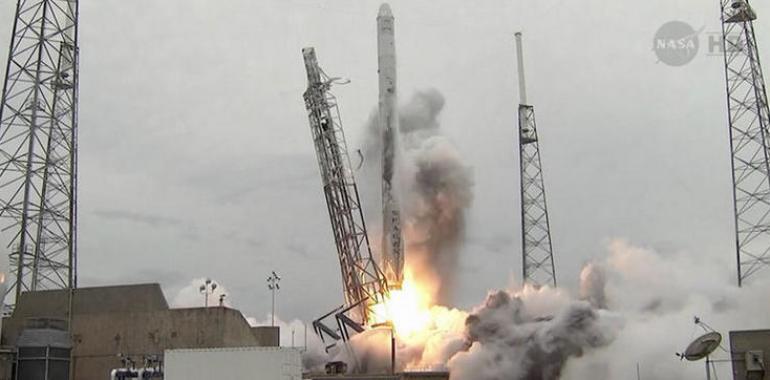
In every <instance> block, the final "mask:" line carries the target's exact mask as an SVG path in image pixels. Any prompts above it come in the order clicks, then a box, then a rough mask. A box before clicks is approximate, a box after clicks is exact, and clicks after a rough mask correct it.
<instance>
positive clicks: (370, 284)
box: [302, 48, 388, 325]
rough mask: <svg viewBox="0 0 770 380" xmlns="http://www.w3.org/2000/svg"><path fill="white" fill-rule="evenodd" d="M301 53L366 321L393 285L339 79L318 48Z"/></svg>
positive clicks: (340, 248)
mask: <svg viewBox="0 0 770 380" xmlns="http://www.w3.org/2000/svg"><path fill="white" fill-rule="evenodd" d="M302 55H303V56H304V60H305V69H306V70H307V80H308V88H307V91H306V92H305V95H304V98H305V108H306V109H307V111H308V119H309V121H310V131H311V132H312V135H313V142H314V144H315V149H316V154H317V155H318V166H319V168H320V170H321V180H322V183H323V189H324V196H325V197H326V205H327V207H328V211H329V217H330V219H331V224H332V230H333V232H334V240H335V243H336V245H337V253H338V255H339V261H340V269H341V271H342V279H343V284H342V285H343V290H344V292H345V304H346V305H347V308H349V309H353V310H356V313H355V315H354V318H355V322H357V323H358V324H360V325H366V324H367V323H368V321H369V316H370V313H371V306H372V305H374V304H376V303H380V302H381V301H383V300H384V297H385V295H386V294H387V291H388V286H387V282H386V280H385V276H384V275H383V273H382V271H381V270H380V268H379V267H378V266H377V264H376V263H375V261H374V259H373V258H372V252H371V249H370V247H369V237H368V236H367V234H366V224H365V223H364V215H363V211H362V210H361V201H360V200H359V195H358V186H357V185H356V182H355V178H354V177H353V171H352V170H351V165H350V159H349V158H348V153H347V144H346V143H345V134H344V133H343V131H342V123H341V119H340V114H339V109H338V107H337V99H336V98H335V97H334V95H332V94H331V93H330V92H329V89H330V87H331V85H332V83H333V82H334V79H333V78H329V77H328V76H326V74H324V72H323V71H322V70H321V68H320V67H319V66H318V61H317V59H316V55H315V49H313V48H305V49H302ZM338 319H339V315H338Z"/></svg>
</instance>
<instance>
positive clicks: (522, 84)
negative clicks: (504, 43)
mask: <svg viewBox="0 0 770 380" xmlns="http://www.w3.org/2000/svg"><path fill="white" fill-rule="evenodd" d="M515 36H516V58H517V59H518V60H517V62H518V64H519V103H520V104H527V82H526V80H525V79H524V51H523V50H524V48H523V47H522V44H521V32H516V34H515Z"/></svg>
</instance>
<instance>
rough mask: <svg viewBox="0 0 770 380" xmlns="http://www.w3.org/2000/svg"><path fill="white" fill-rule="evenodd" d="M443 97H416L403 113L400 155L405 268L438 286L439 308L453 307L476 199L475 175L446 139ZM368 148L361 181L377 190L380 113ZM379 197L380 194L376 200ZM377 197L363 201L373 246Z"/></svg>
mask: <svg viewBox="0 0 770 380" xmlns="http://www.w3.org/2000/svg"><path fill="white" fill-rule="evenodd" d="M443 108H444V97H443V96H442V95H441V93H439V92H438V91H437V90H435V89H429V90H425V91H420V92H417V93H416V94H414V95H413V96H412V98H411V99H410V100H409V102H408V103H406V104H404V105H402V106H401V107H400V108H399V131H400V139H399V142H400V147H399V148H400V149H399V151H398V153H397V158H396V162H397V172H396V176H397V183H398V184H399V185H400V186H399V187H400V194H401V197H400V198H401V208H402V213H403V215H404V216H405V218H404V222H405V225H404V226H402V229H403V230H404V232H405V235H406V236H405V241H406V243H405V245H406V246H405V248H406V260H407V265H409V266H410V267H412V268H414V269H415V270H416V272H415V277H417V280H418V281H419V282H421V283H429V284H434V285H435V286H436V289H434V292H435V294H434V296H435V299H436V300H437V302H438V303H439V304H450V303H451V296H452V288H453V287H454V285H455V283H454V282H455V281H454V280H455V274H456V272H457V265H458V255H459V249H460V245H461V243H462V241H463V238H464V234H465V213H466V211H467V209H468V208H469V207H470V205H471V202H472V200H473V194H472V187H473V180H472V173H471V170H470V169H469V168H468V167H467V166H466V165H465V164H464V163H463V160H462V157H461V156H460V154H459V152H458V150H457V148H456V147H455V146H454V144H453V143H452V142H451V141H450V140H449V139H448V138H447V137H446V136H444V135H443V134H442V132H441V129H440V124H439V120H438V118H439V115H440V113H441V110H442V109H443ZM367 131H368V136H367V140H366V143H365V146H364V152H363V153H364V154H363V155H364V157H365V160H364V162H365V166H364V173H363V175H362V176H361V178H364V180H365V182H366V183H368V184H370V186H369V188H371V189H379V186H374V185H371V184H379V181H381V179H380V176H379V173H380V166H381V157H380V155H381V149H382V148H381V137H380V133H381V132H380V130H379V126H378V124H377V117H376V111H375V113H374V115H373V116H372V117H371V118H370V120H369V123H368V128H367ZM378 196H379V195H378ZM378 196H372V195H371V194H370V195H367V196H366V197H365V198H364V199H365V203H366V208H367V210H369V211H368V218H367V219H369V220H370V223H369V225H370V226H371V227H370V231H372V228H374V231H377V232H376V233H373V234H371V235H372V242H375V243H374V246H375V247H377V246H378V245H377V244H376V242H378V241H379V235H378V233H379V230H380V229H381V227H380V226H381V224H380V223H377V222H371V220H373V219H374V220H375V221H376V220H377V219H376V218H375V217H374V214H375V212H374V211H373V210H380V209H381V203H380V202H379V198H378Z"/></svg>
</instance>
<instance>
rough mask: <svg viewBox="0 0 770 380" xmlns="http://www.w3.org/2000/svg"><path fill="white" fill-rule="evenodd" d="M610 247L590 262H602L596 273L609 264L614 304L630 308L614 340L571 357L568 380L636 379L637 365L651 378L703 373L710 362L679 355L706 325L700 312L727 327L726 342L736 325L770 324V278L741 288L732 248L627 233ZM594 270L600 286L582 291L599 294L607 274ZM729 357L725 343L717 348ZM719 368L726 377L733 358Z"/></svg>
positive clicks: (621, 311)
mask: <svg viewBox="0 0 770 380" xmlns="http://www.w3.org/2000/svg"><path fill="white" fill-rule="evenodd" d="M608 248H609V253H608V255H607V257H606V258H604V259H603V260H600V261H598V262H596V263H594V264H592V265H590V266H589V267H591V266H594V265H595V266H594V267H593V268H592V269H590V270H589V272H588V273H590V272H594V270H595V269H596V266H598V267H601V268H602V271H603V274H602V275H601V278H602V280H601V281H603V282H604V283H605V285H604V287H603V288H604V292H603V294H604V295H605V296H606V298H605V302H606V307H607V309H609V310H612V312H613V313H616V314H617V315H622V318H623V329H622V330H621V331H620V333H619V334H618V336H617V339H616V340H615V342H613V343H612V344H611V345H609V346H607V347H606V348H601V349H597V350H594V351H592V352H590V353H588V354H586V355H584V356H583V357H582V358H580V359H579V360H573V361H570V362H568V363H567V366H566V368H565V370H564V373H563V377H562V378H564V379H574V380H577V379H586V378H591V379H596V380H605V379H606V380H610V379H620V378H635V377H636V368H637V365H639V369H640V375H641V378H643V379H647V380H668V379H672V380H673V379H694V378H703V377H705V373H704V368H703V366H704V363H703V362H687V361H680V359H679V358H677V357H676V356H675V355H674V353H675V352H682V350H684V349H685V347H686V346H687V345H688V344H689V343H690V341H691V340H692V339H694V338H696V337H697V336H699V335H701V334H703V333H704V332H705V331H704V329H703V328H701V327H698V326H696V325H695V324H694V323H693V317H694V316H698V317H700V318H702V319H703V320H704V321H706V322H707V323H708V324H709V325H710V326H711V327H712V328H714V329H716V330H717V331H719V332H720V333H722V334H723V336H724V345H725V347H728V345H727V334H728V332H729V331H730V330H751V329H766V328H768V326H770V317H768V316H770V302H768V298H767V294H768V293H770V277H768V276H762V275H760V276H756V277H754V278H753V279H752V281H750V282H749V283H748V284H746V285H744V287H743V288H738V287H737V286H736V285H735V282H736V280H735V274H734V269H733V268H734V263H733V262H731V261H730V260H731V259H732V257H730V256H729V255H725V256H724V257H720V258H714V257H708V256H703V255H701V254H699V253H698V252H686V251H675V252H659V251H657V250H655V249H652V248H645V247H638V246H634V245H631V244H630V243H628V242H627V241H624V240H613V241H611V242H610V243H609V246H608ZM588 273H587V272H586V271H585V270H584V271H583V274H582V275H581V278H583V279H585V278H586V277H588V278H591V277H593V279H594V281H593V283H594V285H591V286H588V287H581V289H594V290H592V291H590V292H588V293H583V294H582V296H583V297H586V295H588V296H587V297H586V298H587V299H589V300H591V299H597V297H596V295H597V294H601V293H598V292H596V291H595V290H597V289H598V287H596V285H595V284H596V283H597V281H595V280H596V279H598V278H599V277H597V276H596V274H595V273H596V272H594V274H588ZM763 274H764V273H763ZM599 298H600V297H599ZM729 358H730V357H729V354H727V353H726V352H725V351H723V350H721V349H719V350H717V351H716V352H715V353H714V354H713V355H712V359H716V360H724V359H729ZM715 369H716V373H717V375H718V377H719V378H725V379H727V378H731V377H732V371H731V364H730V363H729V362H721V363H720V364H717V365H716V368H715ZM715 378H716V377H715Z"/></svg>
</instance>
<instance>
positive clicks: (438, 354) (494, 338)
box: [335, 288, 622, 380]
mask: <svg viewBox="0 0 770 380" xmlns="http://www.w3.org/2000/svg"><path fill="white" fill-rule="evenodd" d="M430 319H431V321H430V323H429V325H427V326H426V327H425V328H424V329H423V330H422V331H420V332H418V333H417V334H415V335H411V336H406V337H399V339H398V342H397V360H396V370H399V371H400V370H410V369H411V370H415V369H420V370H425V369H430V370H449V371H450V373H451V376H452V379H453V380H486V379H489V380H506V379H511V380H514V379H532V380H541V379H542V380H551V379H558V378H559V377H560V375H561V373H562V371H563V369H564V366H565V364H566V363H567V362H568V360H569V359H570V358H574V357H579V356H581V355H583V354H584V353H585V352H588V351H590V350H593V349H595V348H598V347H603V346H606V345H608V344H610V343H611V342H612V340H613V339H614V337H615V335H616V334H617V332H618V330H619V328H620V326H621V325H622V324H621V323H618V318H617V317H616V316H613V315H612V314H610V313H609V312H606V311H600V310H597V309H595V308H593V307H592V306H591V305H590V304H589V303H588V302H585V301H578V300H573V299H571V298H570V296H569V295H568V294H567V293H565V292H563V291H561V290H555V289H550V288H541V289H533V288H525V289H520V290H518V291H508V290H500V291H494V292H490V294H489V295H488V296H487V299H486V300H485V302H484V303H483V304H482V305H481V306H479V307H478V308H476V309H475V310H474V311H472V312H471V313H467V312H464V311H461V310H456V309H448V308H445V307H441V306H434V307H433V308H431V310H430ZM390 344H391V343H390V333H389V330H382V329H380V330H371V331H367V332H365V333H362V334H359V335H356V336H355V337H354V338H353V339H352V341H351V342H350V350H342V351H341V352H339V353H338V354H337V355H336V357H335V360H341V361H345V362H346V363H348V364H349V365H350V366H351V368H350V369H351V371H358V372H366V373H385V372H387V371H388V370H389V368H390Z"/></svg>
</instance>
